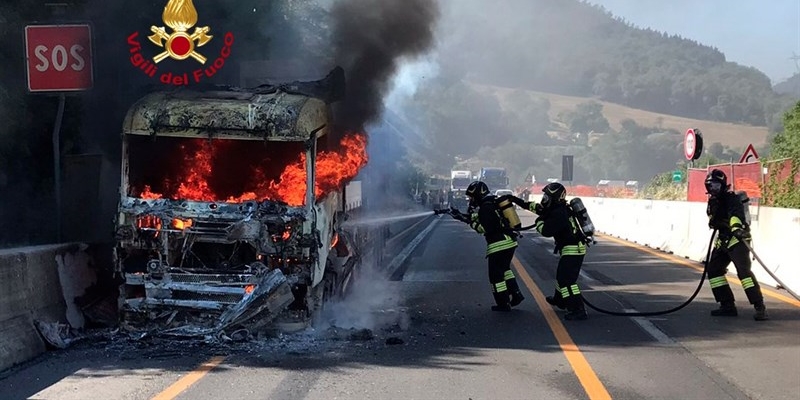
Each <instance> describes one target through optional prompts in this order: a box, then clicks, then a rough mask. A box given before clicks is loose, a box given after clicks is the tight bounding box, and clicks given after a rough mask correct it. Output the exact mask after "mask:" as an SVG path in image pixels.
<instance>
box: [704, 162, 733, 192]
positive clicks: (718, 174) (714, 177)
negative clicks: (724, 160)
mask: <svg viewBox="0 0 800 400" xmlns="http://www.w3.org/2000/svg"><path fill="white" fill-rule="evenodd" d="M705 185H706V193H708V194H710V195H712V196H717V195H719V194H720V193H722V192H723V191H724V190H727V189H728V177H727V176H725V173H724V172H722V171H721V170H718V169H713V170H711V172H709V173H708V175H706V180H705Z"/></svg>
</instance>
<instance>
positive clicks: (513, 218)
mask: <svg viewBox="0 0 800 400" xmlns="http://www.w3.org/2000/svg"><path fill="white" fill-rule="evenodd" d="M497 205H498V207H499V208H500V212H502V213H503V216H504V217H506V219H508V222H509V225H510V226H511V229H519V228H521V227H522V221H520V219H519V215H517V210H515V209H514V203H512V202H511V200H508V199H503V200H500V201H499V202H497Z"/></svg>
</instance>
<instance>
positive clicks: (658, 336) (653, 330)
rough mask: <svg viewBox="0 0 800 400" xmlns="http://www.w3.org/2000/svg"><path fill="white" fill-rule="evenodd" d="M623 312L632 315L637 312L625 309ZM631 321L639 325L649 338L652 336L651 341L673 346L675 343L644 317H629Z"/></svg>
mask: <svg viewBox="0 0 800 400" xmlns="http://www.w3.org/2000/svg"><path fill="white" fill-rule="evenodd" d="M625 312H629V313H634V312H637V311H636V310H635V309H632V308H626V309H625ZM631 319H632V320H633V322H635V323H636V325H639V326H640V327H641V328H642V329H643V330H644V331H645V332H647V333H648V334H649V335H650V336H652V337H653V339H655V340H657V341H658V343H661V344H666V345H674V344H675V341H674V340H672V338H671V337H669V336H667V334H666V333H664V332H663V331H662V330H661V329H658V327H657V326H655V324H653V323H652V322H650V320H648V319H646V318H644V317H631Z"/></svg>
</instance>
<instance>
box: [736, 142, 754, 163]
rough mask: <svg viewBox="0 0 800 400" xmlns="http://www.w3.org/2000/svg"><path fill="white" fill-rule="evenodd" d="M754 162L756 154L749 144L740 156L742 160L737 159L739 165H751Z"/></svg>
mask: <svg viewBox="0 0 800 400" xmlns="http://www.w3.org/2000/svg"><path fill="white" fill-rule="evenodd" d="M756 161H758V153H756V149H755V148H754V147H753V144H752V143H750V144H749V145H747V150H745V151H744V154H742V158H740V159H739V164H746V163H753V162H756Z"/></svg>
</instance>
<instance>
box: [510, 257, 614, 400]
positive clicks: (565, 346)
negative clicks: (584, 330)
mask: <svg viewBox="0 0 800 400" xmlns="http://www.w3.org/2000/svg"><path fill="white" fill-rule="evenodd" d="M511 263H512V264H513V265H514V269H515V270H516V272H517V276H518V277H519V278H521V279H522V282H524V283H525V286H527V287H528V290H530V292H531V294H533V298H534V300H536V304H537V305H538V306H539V308H540V309H541V310H542V313H544V319H545V320H546V321H547V325H549V326H550V330H551V331H553V335H555V337H556V340H557V341H558V344H559V346H560V347H561V351H562V352H564V356H566V357H567V361H569V365H570V366H572V370H573V371H574V372H575V375H576V376H577V377H578V380H579V381H580V383H581V385H582V386H583V390H585V391H586V394H587V395H588V396H589V399H591V400H600V399H611V395H610V394H609V393H608V390H606V387H605V386H604V385H603V382H600V379H599V378H598V377H597V374H595V373H594V370H593V369H592V366H591V365H589V362H588V361H587V360H586V357H584V356H583V353H581V351H580V349H579V348H578V346H577V345H575V342H573V341H572V337H570V336H569V333H567V329H566V328H565V327H564V324H562V323H561V320H560V319H558V316H557V315H556V313H555V311H553V308H552V307H551V306H550V305H549V304H547V300H545V299H544V295H543V294H542V291H541V290H539V287H538V286H536V283H535V282H534V281H533V278H531V276H530V275H528V271H526V270H525V267H523V266H522V263H520V262H519V260H518V259H517V257H514V258H513V259H512V260H511Z"/></svg>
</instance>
